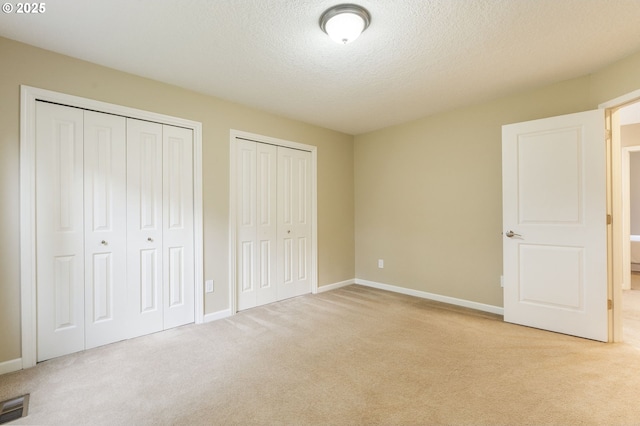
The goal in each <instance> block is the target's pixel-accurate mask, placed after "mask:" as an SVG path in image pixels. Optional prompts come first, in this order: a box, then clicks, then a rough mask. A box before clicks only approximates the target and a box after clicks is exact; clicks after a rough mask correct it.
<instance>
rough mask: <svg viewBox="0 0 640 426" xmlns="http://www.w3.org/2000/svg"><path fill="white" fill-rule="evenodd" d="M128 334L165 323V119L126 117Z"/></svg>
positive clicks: (152, 331) (148, 331)
mask: <svg viewBox="0 0 640 426" xmlns="http://www.w3.org/2000/svg"><path fill="white" fill-rule="evenodd" d="M126 192H127V233H128V235H127V275H128V280H127V287H128V291H127V294H128V311H129V324H128V329H129V337H135V336H141V335H144V334H149V333H154V332H156V331H160V330H162V329H163V309H162V291H163V288H162V274H163V266H162V220H163V219H162V192H163V191H162V125H161V124H157V123H151V122H148V121H141V120H134V119H127V191H126Z"/></svg>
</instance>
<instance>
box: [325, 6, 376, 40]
mask: <svg viewBox="0 0 640 426" xmlns="http://www.w3.org/2000/svg"><path fill="white" fill-rule="evenodd" d="M370 22H371V17H370V15H369V12H367V10H366V9H364V8H362V7H360V6H357V5H354V4H341V5H339V6H334V7H332V8H331V9H329V10H327V11H326V12H324V13H323V14H322V17H321V18H320V28H322V30H323V31H324V32H325V33H327V34H328V35H329V37H330V38H331V39H332V40H333V41H335V42H336V43H340V44H347V43H351V42H352V41H353V40H355V39H357V38H358V36H360V34H361V33H362V32H363V31H364V30H366V29H367V27H368V26H369V23H370Z"/></svg>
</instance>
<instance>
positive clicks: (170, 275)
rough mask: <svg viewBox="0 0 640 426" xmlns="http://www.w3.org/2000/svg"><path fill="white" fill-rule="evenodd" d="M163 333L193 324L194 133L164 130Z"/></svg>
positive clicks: (178, 128) (167, 127)
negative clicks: (168, 329) (169, 329)
mask: <svg viewBox="0 0 640 426" xmlns="http://www.w3.org/2000/svg"><path fill="white" fill-rule="evenodd" d="M162 139H163V152H164V154H163V157H164V158H163V176H164V177H163V179H164V184H163V197H162V200H163V209H164V212H163V221H164V225H163V233H162V241H163V258H164V262H163V265H164V266H163V284H164V285H163V305H164V306H163V319H164V329H167V328H172V327H178V326H181V325H184V324H189V323H192V322H193V320H194V315H195V314H194V280H195V269H194V268H195V265H194V252H193V247H194V246H193V244H194V227H193V226H194V223H193V131H192V130H190V129H184V128H181V127H174V126H167V125H163V126H162Z"/></svg>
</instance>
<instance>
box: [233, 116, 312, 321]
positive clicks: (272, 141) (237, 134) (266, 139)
mask: <svg viewBox="0 0 640 426" xmlns="http://www.w3.org/2000/svg"><path fill="white" fill-rule="evenodd" d="M236 138H240V139H246V140H249V141H253V142H258V143H265V144H269V145H275V146H281V147H285V148H292V149H298V150H301V151H308V152H310V153H311V293H312V294H316V293H317V292H318V185H317V182H318V177H317V174H318V173H317V171H318V147H316V146H313V145H306V144H302V143H299V142H292V141H287V140H284V139H278V138H273V137H270V136H263V135H258V134H255V133H249V132H244V131H241V130H234V129H231V131H230V132H229V309H230V310H231V315H235V314H236V312H238V305H237V291H238V287H237V257H236V237H237V235H236V214H237V208H236V204H237V179H236V174H237V165H236V160H237V159H236V143H235V141H236Z"/></svg>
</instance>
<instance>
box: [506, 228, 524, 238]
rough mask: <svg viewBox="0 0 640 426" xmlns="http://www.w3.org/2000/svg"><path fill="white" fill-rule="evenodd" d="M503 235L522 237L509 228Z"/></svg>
mask: <svg viewBox="0 0 640 426" xmlns="http://www.w3.org/2000/svg"><path fill="white" fill-rule="evenodd" d="M504 235H506V236H507V237H509V238H513V237H522V235H520V234H516V233H515V232H513V231H511V230H509V231H507V233H506V234H504Z"/></svg>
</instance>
